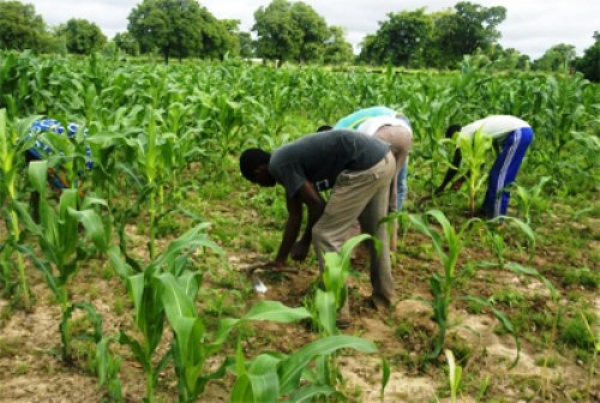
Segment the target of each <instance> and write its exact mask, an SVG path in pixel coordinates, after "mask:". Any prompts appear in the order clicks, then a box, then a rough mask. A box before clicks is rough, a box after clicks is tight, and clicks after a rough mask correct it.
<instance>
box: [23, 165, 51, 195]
mask: <svg viewBox="0 0 600 403" xmlns="http://www.w3.org/2000/svg"><path fill="white" fill-rule="evenodd" d="M28 174H29V182H30V183H31V185H32V186H33V188H34V189H35V191H36V192H38V193H39V194H40V196H41V198H44V197H46V189H47V186H48V185H47V180H48V161H46V160H42V161H31V162H30V163H29V169H28Z"/></svg>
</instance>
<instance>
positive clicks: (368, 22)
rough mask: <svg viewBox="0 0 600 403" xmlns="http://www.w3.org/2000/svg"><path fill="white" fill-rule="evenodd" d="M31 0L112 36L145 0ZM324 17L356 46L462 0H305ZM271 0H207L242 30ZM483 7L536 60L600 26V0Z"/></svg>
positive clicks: (507, 40)
mask: <svg viewBox="0 0 600 403" xmlns="http://www.w3.org/2000/svg"><path fill="white" fill-rule="evenodd" d="M21 2H22V3H25V4H33V6H34V7H35V10H36V13H37V14H39V15H41V16H42V17H43V18H44V21H46V23H47V24H49V25H50V26H56V25H58V24H61V23H64V22H66V21H67V20H69V19H70V18H83V19H87V20H89V21H91V22H94V23H96V24H97V25H98V26H99V27H100V29H102V31H103V32H104V34H105V35H106V36H107V37H108V38H109V39H111V38H112V37H113V36H114V35H115V34H116V33H118V32H122V31H125V30H126V29H127V22H128V21H127V16H128V15H129V13H130V12H131V10H132V9H133V8H134V7H135V6H136V5H137V4H138V3H141V0H21ZM304 2H305V3H307V4H309V5H310V6H312V7H313V8H314V10H315V11H316V12H317V13H318V14H320V15H321V16H323V17H324V18H325V20H326V21H327V24H328V25H339V26H342V27H344V29H345V30H346V38H347V39H348V41H349V42H351V43H352V44H353V45H355V47H356V46H357V45H358V44H359V43H360V42H361V41H362V40H363V38H364V37H365V35H367V34H371V33H375V32H376V31H377V29H378V28H379V21H383V20H386V19H387V16H386V14H387V13H390V12H399V11H412V10H415V9H417V8H420V7H426V12H427V13H431V12H434V11H440V10H444V9H447V8H453V7H454V5H455V4H456V3H458V0H448V1H446V0H429V1H426V0H402V1H392V0H320V1H317V0H304ZM270 3H271V0H203V1H200V4H201V5H203V6H204V7H206V8H207V9H208V10H209V11H210V12H211V13H212V14H213V15H214V16H215V17H217V18H219V19H225V18H227V19H238V20H240V21H241V29H242V30H243V31H250V29H251V27H252V25H253V23H254V12H255V11H256V10H257V9H258V8H259V7H260V6H264V7H266V6H268V5H269V4H270ZM471 3H475V4H479V5H481V6H484V7H492V6H504V7H505V8H506V10H507V16H506V19H505V20H504V22H503V23H502V24H500V26H499V29H500V31H501V32H502V38H501V39H500V44H501V45H502V46H503V47H505V48H515V49H517V50H518V51H519V52H521V53H524V54H526V55H529V56H530V57H531V58H532V59H536V58H538V57H540V56H541V55H542V54H544V52H545V51H546V50H548V49H549V48H550V47H552V46H554V45H557V44H559V43H566V44H569V45H574V46H575V47H576V49H577V55H578V56H581V55H582V54H583V51H584V50H585V49H587V48H588V47H590V46H591V45H592V44H593V43H594V41H593V38H592V35H593V33H594V32H595V31H600V1H598V0H471Z"/></svg>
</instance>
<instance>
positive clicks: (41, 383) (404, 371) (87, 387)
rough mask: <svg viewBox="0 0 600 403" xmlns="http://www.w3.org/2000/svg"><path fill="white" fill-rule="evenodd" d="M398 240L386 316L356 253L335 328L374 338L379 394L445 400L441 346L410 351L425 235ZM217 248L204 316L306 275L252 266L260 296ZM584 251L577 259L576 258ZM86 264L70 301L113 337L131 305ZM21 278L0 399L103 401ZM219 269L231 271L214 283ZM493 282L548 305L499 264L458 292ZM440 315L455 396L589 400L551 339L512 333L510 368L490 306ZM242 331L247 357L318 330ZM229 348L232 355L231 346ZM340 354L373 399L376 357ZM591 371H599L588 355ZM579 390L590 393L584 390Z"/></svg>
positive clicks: (539, 263) (243, 259)
mask: <svg viewBox="0 0 600 403" xmlns="http://www.w3.org/2000/svg"><path fill="white" fill-rule="evenodd" d="M129 232H130V234H131V236H132V238H134V240H133V242H134V243H136V244H137V245H140V244H142V242H143V239H137V240H136V239H135V230H134V228H133V227H131V228H129ZM404 242H405V244H404V246H401V247H400V250H399V252H398V253H397V254H395V259H394V260H395V263H394V275H395V281H396V290H397V292H398V295H399V297H400V303H398V305H397V306H396V310H395V312H394V314H393V315H390V316H381V314H379V313H377V312H376V311H375V310H373V309H371V308H370V307H369V305H368V303H367V296H368V295H369V294H370V285H369V282H368V277H367V275H366V271H365V269H364V266H365V263H366V262H365V260H364V258H363V255H361V253H360V252H359V253H358V257H357V258H356V259H355V261H354V263H355V265H354V267H355V268H357V270H359V273H361V275H360V276H354V277H352V278H351V279H350V282H349V287H350V295H351V307H352V315H353V322H352V324H351V326H350V328H348V329H347V330H344V333H345V334H353V335H359V336H361V337H364V338H366V339H369V340H372V341H374V342H375V343H376V344H377V345H378V346H379V349H380V351H381V352H382V354H383V355H384V356H385V357H386V358H387V359H388V361H389V362H390V364H391V365H392V374H391V379H390V382H389V384H388V386H387V388H386V393H385V398H384V402H427V401H434V402H435V401H449V400H448V398H447V397H445V398H441V397H439V396H440V393H441V395H445V396H447V390H448V389H447V387H445V385H446V383H447V377H446V375H445V373H444V364H445V359H444V356H443V354H442V355H441V356H440V357H439V360H438V361H439V362H438V364H437V365H429V366H428V367H427V368H425V369H424V370H419V369H418V366H417V365H416V364H417V363H418V360H419V357H421V356H422V355H423V354H425V353H426V352H427V349H428V346H429V344H428V343H429V342H430V340H431V337H432V336H433V335H434V333H435V329H436V326H435V323H433V322H432V321H431V319H430V314H431V309H430V307H429V306H428V305H427V304H425V303H423V302H421V301H419V300H415V299H414V298H413V297H415V296H421V297H424V298H425V299H429V297H430V295H429V292H428V281H427V278H428V275H429V274H430V273H431V272H432V271H433V270H438V269H439V264H438V263H437V261H436V260H435V259H434V258H433V257H432V255H430V251H429V248H428V247H427V246H423V245H427V244H428V243H427V240H426V239H424V238H423V237H420V236H418V235H416V234H415V233H413V232H411V233H409V235H408V236H407V237H406V238H405V240H404ZM163 244H164V242H163ZM589 246H590V248H591V250H593V249H594V248H597V245H589ZM140 248H141V247H140ZM225 249H226V252H227V253H228V257H227V259H228V262H222V264H221V265H220V267H217V268H216V272H217V274H216V275H210V276H209V275H205V279H204V280H205V283H204V287H203V290H208V291H204V292H205V294H201V301H204V302H201V303H200V305H199V307H200V309H204V310H205V312H209V314H208V315H209V316H210V312H214V310H215V309H219V308H218V307H217V308H215V307H211V306H210V304H209V303H206V301H209V300H210V297H211V296H222V297H223V301H224V304H223V305H222V306H221V308H220V309H222V310H223V315H224V316H227V315H230V316H237V314H238V313H239V312H240V310H241V309H243V307H244V306H246V307H247V306H250V304H251V303H252V302H253V300H258V299H270V300H277V301H281V302H283V303H285V304H287V305H289V306H301V305H302V303H303V299H304V297H305V295H306V294H307V292H309V290H310V289H311V287H312V285H313V283H314V281H315V279H316V277H317V269H316V265H315V264H314V260H313V262H312V264H307V265H306V264H305V265H303V266H301V267H300V268H301V270H299V271H298V272H297V273H286V274H277V275H268V276H264V275H263V276H262V280H263V281H264V283H265V284H266V286H267V287H268V291H267V292H266V294H264V295H259V294H252V293H251V292H249V283H248V281H247V279H245V278H244V276H243V275H242V274H240V272H239V269H240V268H242V267H244V266H246V265H248V264H251V263H253V262H255V261H256V260H257V258H258V256H256V254H254V253H251V252H247V253H241V252H240V251H239V250H236V251H228V250H227V248H226V247H225ZM464 252H465V253H464V254H463V255H462V256H463V258H462V259H461V262H459V267H461V266H462V265H463V264H465V263H467V262H468V261H471V260H475V261H481V260H490V259H491V257H490V256H489V255H488V254H487V253H484V252H481V251H478V250H477V249H476V248H474V247H470V248H468V249H467V250H465V251H464ZM547 252H548V251H544V250H539V251H538V253H537V257H536V258H535V260H534V261H533V263H532V264H531V266H532V267H535V268H537V269H538V270H541V269H543V267H544V265H545V264H546V263H547V262H548V261H549V260H553V261H555V260H556V259H557V258H562V259H566V258H565V257H557V256H551V255H549V253H547ZM139 253H140V254H142V252H139ZM590 253H591V252H590ZM586 256H588V255H586ZM586 256H584V257H583V259H584V260H585V259H586V258H587V257H586ZM523 259H525V258H523ZM589 262H590V264H592V262H593V260H592V259H590V261H589ZM565 264H568V262H565ZM88 265H89V268H84V269H82V270H81V271H80V272H79V273H78V275H77V276H76V277H75V279H74V280H73V282H72V283H71V284H70V285H69V289H70V291H71V296H72V298H73V300H81V301H91V302H92V303H93V305H94V307H95V308H96V310H97V311H98V312H99V313H101V315H102V317H103V331H104V333H106V334H115V333H117V332H118V331H119V329H129V330H130V331H131V328H132V324H131V318H130V317H129V315H128V313H129V312H130V308H131V305H130V304H129V303H128V302H127V295H126V291H125V289H124V287H123V285H122V284H121V282H120V280H119V279H118V278H116V277H115V276H110V275H102V274H101V273H105V272H107V271H109V269H108V263H107V262H104V261H94V260H93V261H90V262H89V264H88ZM227 266H228V267H227ZM311 266H312V268H311ZM89 269H91V270H89ZM541 271H542V270H541ZM28 276H29V279H30V284H31V286H32V293H33V295H35V298H36V300H35V306H34V308H33V310H32V311H31V312H25V311H24V310H22V309H16V308H14V307H13V306H12V305H11V302H10V301H9V300H6V299H0V312H1V313H2V314H1V316H0V402H11V403H12V402H14V403H25V402H27V403H29V402H57V403H58V402H61V403H62V402H100V401H104V399H105V397H106V395H105V393H104V392H103V390H102V389H101V388H99V386H98V385H97V377H96V376H95V375H93V374H92V373H91V372H90V369H89V360H90V359H89V354H88V353H86V349H85V347H80V349H78V348H77V346H76V348H75V350H76V352H77V354H76V356H75V362H74V364H73V365H71V366H67V365H65V364H63V363H62V362H61V361H60V360H59V359H58V358H57V356H56V354H55V353H54V351H56V349H57V348H58V347H59V346H60V336H59V331H58V324H59V319H60V313H59V309H58V307H57V306H56V304H55V303H54V302H53V298H52V296H51V294H50V292H49V291H48V288H47V286H46V285H45V284H44V282H43V280H42V278H41V276H40V275H39V273H37V272H36V271H34V270H33V269H31V268H29V269H28ZM221 277H222V278H225V277H226V278H230V279H232V280H231V282H230V283H229V284H227V285H224V283H223V281H222V278H221ZM503 287H507V288H510V289H512V290H516V291H520V292H522V293H523V295H526V296H536V297H537V298H541V299H542V300H543V301H544V303H545V304H546V307H548V306H550V305H551V304H552V302H551V301H550V299H549V298H548V296H547V292H546V290H545V288H544V287H542V286H540V283H539V282H536V281H533V280H523V279H522V278H521V277H518V276H516V275H512V274H508V273H504V272H502V273H501V274H498V273H494V274H493V281H492V283H490V281H489V278H487V279H486V278H485V276H484V275H479V274H477V275H476V276H475V277H474V279H473V281H472V283H471V284H469V287H468V290H469V293H471V294H473V295H483V296H489V295H490V294H491V290H490V288H494V289H500V288H503ZM233 291H236V292H237V293H236V292H233ZM561 291H564V290H561ZM206 293H208V294H206ZM588 297H589V299H590V301H591V302H592V303H593V304H595V309H596V312H597V314H598V315H599V316H600V312H599V309H600V298H598V295H597V294H596V293H595V292H590V293H588ZM559 303H567V302H566V301H562V302H559ZM118 305H121V306H125V309H122V310H121V311H120V313H117V312H116V311H117V310H116V309H115V307H116V306H118ZM542 308H544V307H541V309H542ZM548 309H550V308H548ZM76 318H77V316H76ZM215 318H216V316H215ZM451 322H452V324H453V326H452V327H451V329H450V330H449V333H448V335H447V340H448V346H449V347H450V348H452V349H453V350H455V351H461V349H462V350H465V349H467V350H468V352H469V354H468V356H467V358H466V359H465V360H463V361H462V362H461V365H462V366H463V378H464V379H465V382H469V385H470V386H469V387H465V388H464V389H465V391H464V392H463V394H462V397H461V399H462V400H461V401H464V402H471V401H473V402H474V401H498V402H529V401H536V402H537V401H553V402H563V401H565V402H566V401H594V399H600V394H598V390H600V383H599V379H598V377H597V376H596V377H594V378H592V379H591V380H590V376H589V372H588V370H589V368H588V367H587V365H583V364H582V363H581V362H580V361H578V360H577V359H576V358H575V357H574V356H572V355H569V354H565V355H561V353H559V352H557V351H554V350H552V349H550V348H539V346H538V347H535V346H532V345H531V343H529V342H528V341H527V340H523V341H522V343H523V345H522V351H521V356H520V360H519V363H518V365H516V366H515V367H514V368H510V364H511V362H512V361H513V360H514V358H515V356H516V345H515V342H514V340H513V338H512V337H511V336H510V335H500V334H498V332H496V331H495V329H496V327H497V325H498V322H497V320H496V319H494V317H493V316H491V315H490V314H489V312H486V311H484V312H482V313H479V314H471V313H469V312H468V310H467V309H466V306H465V304H462V303H458V302H457V303H456V304H454V305H453V310H452V312H451ZM401 323H408V324H410V331H409V332H404V333H402V335H399V333H398V326H399V324H401ZM246 332H247V338H246V339H245V342H244V348H245V353H246V356H247V357H248V358H251V357H252V356H253V354H256V353H258V352H264V351H267V350H271V351H272V350H276V351H281V352H290V351H293V350H295V349H297V348H299V347H300V346H302V345H304V344H306V343H307V342H309V341H311V340H314V339H315V338H316V337H317V335H315V334H314V333H312V332H311V331H310V330H309V329H307V328H306V327H304V326H303V325H301V324H294V325H278V324H271V323H260V324H257V325H252V326H250V328H249V329H247V330H246ZM167 338H168V334H165V339H167ZM165 344H166V342H165V341H163V345H161V347H160V348H159V350H161V351H164V349H165ZM465 346H466V347H465ZM230 347H231V346H230ZM228 352H229V353H233V351H232V350H231V349H230V350H229V351H228ZM120 353H121V354H122V356H123V357H124V358H125V359H124V361H123V364H122V367H121V372H120V380H121V382H122V384H123V389H124V394H125V396H126V400H127V401H128V402H141V401H142V398H143V397H144V395H145V389H144V388H145V386H144V379H143V374H142V371H141V369H140V367H139V365H136V363H134V362H133V361H132V358H131V354H130V352H128V351H127V350H126V349H124V348H123V349H122V350H121V351H120ZM547 356H552V357H558V358H557V361H558V362H557V364H556V365H553V366H552V367H549V366H548V367H545V366H543V365H541V364H539V362H540V361H543V359H544V357H547ZM221 358H222V357H221ZM218 361H219V359H215V360H214V361H213V362H212V364H214V365H218ZM339 363H340V368H341V371H342V374H343V379H344V384H343V388H344V390H345V391H346V392H347V395H348V396H349V398H350V401H356V402H376V401H380V400H379V399H380V398H379V391H380V379H381V371H380V370H379V368H380V366H381V361H380V358H379V357H378V356H367V355H361V354H354V353H352V352H347V353H345V354H344V355H342V356H341V357H340V359H339ZM595 372H596V374H597V373H598V365H597V364H596V369H595ZM588 380H590V382H591V384H590V385H588ZM232 381H233V378H232V376H231V375H228V376H226V377H225V378H224V379H222V380H220V381H215V382H212V383H210V384H209V386H208V389H207V390H206V393H205V394H204V395H203V397H202V398H201V401H203V402H226V401H229V392H230V387H231V384H232ZM488 381H489V386H488V388H487V389H486V395H485V397H484V398H482V399H480V400H478V399H477V394H478V390H481V389H483V388H484V386H485V383H486V382H488ZM159 383H160V385H159V389H158V392H157V397H158V399H159V400H157V401H163V402H175V401H176V400H177V392H176V384H175V378H174V375H173V373H172V368H169V367H168V368H167V369H166V370H165V371H164V373H163V374H162V376H161V378H160V382H159ZM588 388H589V389H588ZM440 390H445V391H446V392H445V393H444V392H440ZM588 391H591V393H590V394H588V393H587V392H588ZM573 396H579V397H580V398H579V399H578V398H574V397H573ZM595 401H598V400H595Z"/></svg>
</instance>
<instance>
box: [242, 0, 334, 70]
mask: <svg viewBox="0 0 600 403" xmlns="http://www.w3.org/2000/svg"><path fill="white" fill-rule="evenodd" d="M254 19H255V24H254V26H253V27H252V31H255V32H256V33H257V36H258V39H257V43H256V45H257V49H256V52H257V56H259V57H263V58H265V59H272V60H275V59H276V60H279V61H280V62H284V61H297V62H307V61H316V60H319V59H321V58H322V57H323V53H324V49H325V41H326V40H327V39H328V38H329V36H330V31H329V29H328V28H327V23H326V22H325V19H324V18H323V17H321V16H320V15H319V14H317V12H316V11H315V10H314V9H313V8H312V7H310V6H309V5H308V4H306V3H303V2H301V1H299V2H294V3H292V2H289V1H287V0H273V1H272V2H271V4H269V5H268V6H267V7H266V8H265V7H260V8H259V9H258V10H257V11H256V12H255V13H254Z"/></svg>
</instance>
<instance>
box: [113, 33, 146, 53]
mask: <svg viewBox="0 0 600 403" xmlns="http://www.w3.org/2000/svg"><path fill="white" fill-rule="evenodd" d="M113 42H114V43H115V44H116V45H117V47H118V48H119V49H120V50H121V51H122V52H125V53H126V54H128V55H131V56H138V55H139V54H140V44H139V43H138V41H137V40H136V39H135V37H134V36H133V35H131V34H130V33H129V32H119V33H118V34H116V35H115V37H114V38H113Z"/></svg>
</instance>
